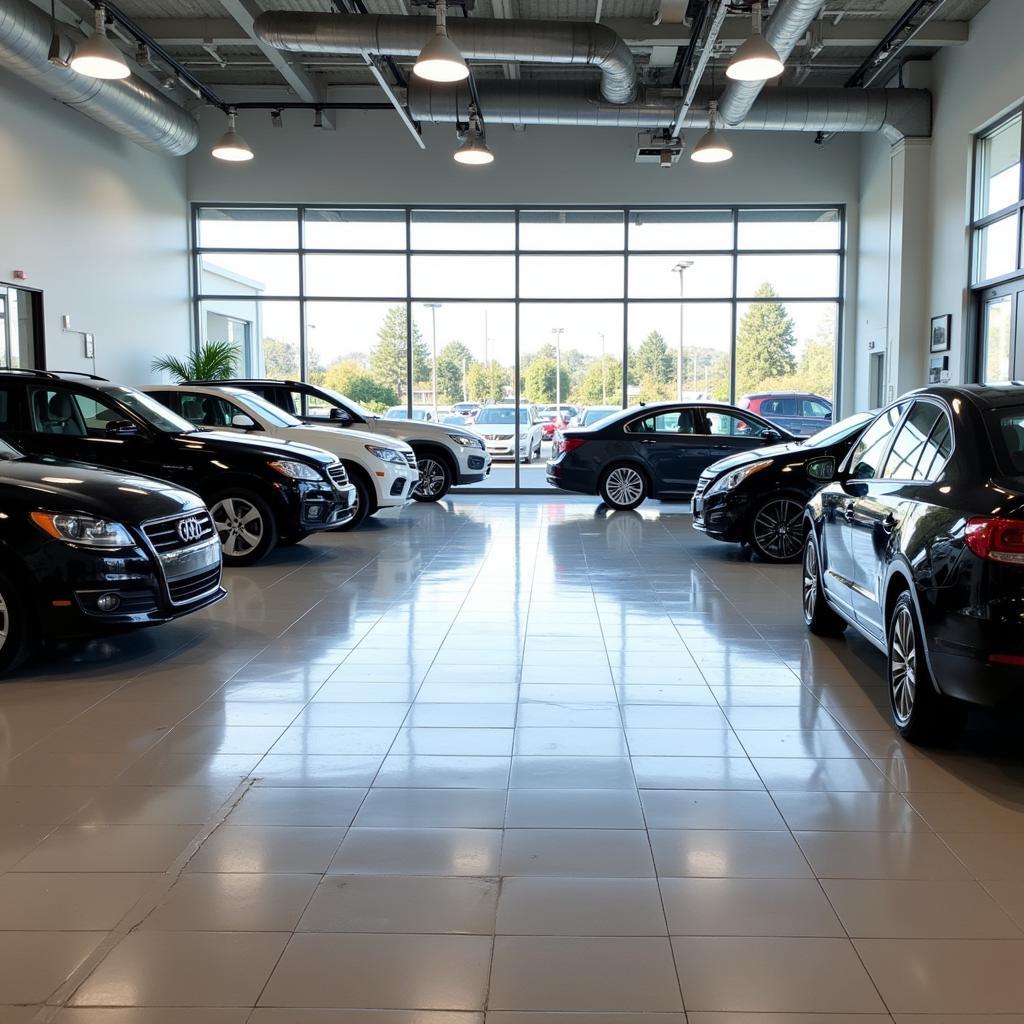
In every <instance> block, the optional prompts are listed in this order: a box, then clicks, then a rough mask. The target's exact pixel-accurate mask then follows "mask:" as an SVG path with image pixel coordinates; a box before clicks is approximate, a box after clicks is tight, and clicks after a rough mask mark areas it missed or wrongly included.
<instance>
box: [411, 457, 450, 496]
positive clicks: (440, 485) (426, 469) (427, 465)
mask: <svg viewBox="0 0 1024 1024" xmlns="http://www.w3.org/2000/svg"><path fill="white" fill-rule="evenodd" d="M416 466H417V468H418V469H419V471H420V480H419V483H418V484H417V485H416V488H415V491H416V493H417V494H419V495H421V496H422V497H424V498H433V497H434V496H435V495H438V494H440V493H441V492H442V491H443V490H444V467H443V466H442V465H441V463H440V462H438V461H437V459H431V458H423V459H419V460H418V461H417V463H416Z"/></svg>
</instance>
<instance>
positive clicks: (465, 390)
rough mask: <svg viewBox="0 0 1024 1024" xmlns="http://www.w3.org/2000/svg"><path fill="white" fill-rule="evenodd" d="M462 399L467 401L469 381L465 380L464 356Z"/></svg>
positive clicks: (464, 361) (464, 362) (463, 361)
mask: <svg viewBox="0 0 1024 1024" xmlns="http://www.w3.org/2000/svg"><path fill="white" fill-rule="evenodd" d="M462 400H463V401H464V402H468V401H469V381H468V380H466V357H465V356H463V357H462Z"/></svg>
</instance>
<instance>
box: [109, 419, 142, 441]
mask: <svg viewBox="0 0 1024 1024" xmlns="http://www.w3.org/2000/svg"><path fill="white" fill-rule="evenodd" d="M103 432H104V433H105V434H106V435H107V437H138V436H139V433H140V431H139V428H138V427H137V426H136V425H135V424H134V423H132V421H131V420H111V421H110V422H109V423H108V424H107V425H106V427H104V429H103Z"/></svg>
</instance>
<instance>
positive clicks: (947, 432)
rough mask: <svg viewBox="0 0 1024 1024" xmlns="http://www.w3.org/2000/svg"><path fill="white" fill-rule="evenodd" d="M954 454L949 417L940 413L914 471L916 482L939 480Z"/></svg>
mask: <svg viewBox="0 0 1024 1024" xmlns="http://www.w3.org/2000/svg"><path fill="white" fill-rule="evenodd" d="M952 453H953V428H952V427H951V426H950V424H949V417H948V416H947V415H946V414H945V413H939V419H938V421H937V422H936V424H935V426H934V427H933V428H932V432H931V434H930V435H929V437H928V440H927V441H926V442H925V444H924V447H923V448H922V449H921V458H920V459H919V460H918V463H917V466H916V467H915V469H914V479H915V480H937V479H938V477H939V474H940V473H941V472H942V470H943V467H944V466H945V465H946V462H947V461H948V459H949V456H950V455H951V454H952Z"/></svg>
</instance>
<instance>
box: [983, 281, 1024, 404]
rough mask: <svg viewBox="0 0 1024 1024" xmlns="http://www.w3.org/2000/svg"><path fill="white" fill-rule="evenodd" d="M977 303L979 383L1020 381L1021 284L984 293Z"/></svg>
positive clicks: (1023, 365) (1023, 357)
mask: <svg viewBox="0 0 1024 1024" xmlns="http://www.w3.org/2000/svg"><path fill="white" fill-rule="evenodd" d="M981 303H982V305H981V381H982V383H983V384H995V383H997V382H999V381H1006V380H1022V379H1024V281H1013V282H1010V283H1009V284H1005V285H1001V286H1000V287H998V288H989V289H986V291H985V292H983V293H982V300H981Z"/></svg>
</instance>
